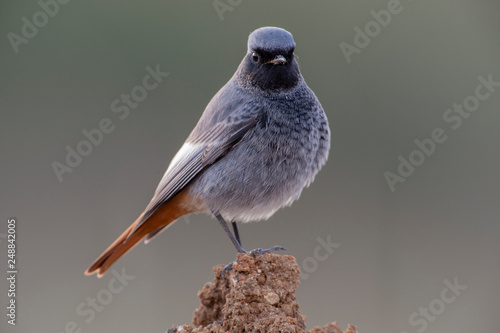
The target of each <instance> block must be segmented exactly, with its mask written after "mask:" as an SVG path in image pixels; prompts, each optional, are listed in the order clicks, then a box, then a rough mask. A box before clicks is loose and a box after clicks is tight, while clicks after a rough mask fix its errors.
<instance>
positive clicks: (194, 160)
mask: <svg viewBox="0 0 500 333" xmlns="http://www.w3.org/2000/svg"><path fill="white" fill-rule="evenodd" d="M218 95H219V94H218ZM218 95H216V96H215V97H217V96H218ZM215 97H214V99H215ZM219 97H221V96H219ZM219 100H220V98H219ZM212 102H213V101H212ZM211 104H213V103H210V104H209V105H208V106H207V110H205V112H204V113H203V115H202V117H201V119H200V121H199V122H198V124H197V125H196V127H195V129H194V130H193V132H192V133H191V135H190V136H189V137H188V139H187V140H186V142H185V143H184V145H183V146H182V147H181V149H180V150H179V151H178V152H177V154H176V155H175V156H174V158H173V159H172V162H170V165H169V167H168V169H167V171H166V172H165V174H164V176H163V178H162V179H161V181H160V183H159V184H158V187H157V189H156V191H155V194H154V196H153V198H152V199H151V201H150V203H149V204H148V206H147V207H146V209H145V211H144V213H143V215H142V218H141V220H140V222H139V223H138V224H137V225H136V226H135V228H134V230H132V232H131V233H130V234H132V233H133V232H134V231H135V230H137V229H138V228H139V227H140V226H141V225H142V224H143V223H144V222H145V221H146V220H147V219H148V218H149V217H151V216H152V215H153V214H154V213H155V212H156V211H157V210H158V209H159V208H160V207H161V206H162V205H163V204H164V203H165V202H167V201H168V200H169V199H171V198H172V197H173V196H175V195H176V194H177V193H179V192H180V191H181V190H182V189H183V188H185V187H186V185H187V184H188V183H189V182H190V181H191V180H192V179H193V178H194V177H195V176H196V175H198V174H199V173H200V172H201V171H202V170H203V169H204V168H206V167H208V166H209V165H211V164H213V163H214V162H215V161H217V160H218V159H219V158H221V157H222V156H224V155H225V154H226V153H227V152H228V151H229V150H230V149H231V148H232V147H233V146H234V145H235V144H237V143H238V142H239V141H240V140H241V139H242V138H243V136H244V135H245V134H246V133H247V132H248V131H249V130H250V129H251V128H253V127H254V126H255V124H256V123H257V122H258V120H259V114H260V113H259V112H257V110H256V109H255V108H253V109H252V112H241V111H246V110H243V109H249V108H250V107H251V106H250V105H249V104H248V103H246V104H245V103H241V104H240V103H238V104H239V106H236V107H235V108H233V110H232V111H233V112H228V111H230V110H227V109H226V110H224V111H225V112H224V113H225V115H226V117H223V118H222V119H221V117H220V116H221V113H220V112H217V105H215V106H213V105H212V107H211ZM216 104H217V103H216ZM226 105H227V104H226ZM232 105H235V104H232ZM232 105H231V106H232ZM234 115H242V116H237V117H236V116H234ZM159 231H160V230H158V232H159ZM155 234H157V232H155V233H153V234H152V235H151V237H152V236H154V235H155ZM151 237H148V238H149V239H150V238H151Z"/></svg>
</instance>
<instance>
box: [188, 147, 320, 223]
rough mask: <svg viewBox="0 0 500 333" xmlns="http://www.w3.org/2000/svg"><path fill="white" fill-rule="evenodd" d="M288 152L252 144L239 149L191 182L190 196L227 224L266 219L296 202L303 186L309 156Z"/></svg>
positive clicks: (281, 148) (286, 149) (232, 151)
mask: <svg viewBox="0 0 500 333" xmlns="http://www.w3.org/2000/svg"><path fill="white" fill-rule="evenodd" d="M268 142H269V141H268ZM289 148H290V147H285V146H284V145H283V146H282V147H277V148H275V147H273V145H271V146H269V145H267V146H266V147H262V146H260V145H258V144H255V142H252V140H249V141H248V142H247V143H246V144H244V145H238V146H236V147H235V148H234V149H232V150H231V151H230V152H229V153H228V154H227V155H226V156H224V157H222V158H221V159H220V160H219V161H217V162H216V163H214V164H213V165H211V166H209V167H208V168H207V169H206V170H204V171H203V172H202V174H201V175H200V176H199V177H198V178H196V179H195V180H194V182H193V184H192V186H191V193H192V194H194V195H195V196H196V197H198V199H200V200H201V202H203V203H204V205H205V206H206V207H207V209H209V210H219V212H220V213H221V215H222V216H223V217H224V218H225V219H226V220H228V221H232V220H234V221H240V222H249V221H256V220H262V219H267V218H269V217H270V216H271V215H273V214H274V213H275V212H276V211H277V210H278V209H280V208H281V207H283V206H287V205H290V204H291V203H292V202H293V201H295V200H296V199H298V198H299V196H300V193H301V191H302V189H303V187H304V186H305V184H306V180H307V177H308V172H309V169H310V163H309V162H308V158H310V156H306V155H307V154H303V156H302V155H300V154H296V152H294V153H293V154H291V153H290V149H289ZM275 149H276V150H275Z"/></svg>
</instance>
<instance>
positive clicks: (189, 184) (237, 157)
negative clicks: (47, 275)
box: [85, 27, 330, 277]
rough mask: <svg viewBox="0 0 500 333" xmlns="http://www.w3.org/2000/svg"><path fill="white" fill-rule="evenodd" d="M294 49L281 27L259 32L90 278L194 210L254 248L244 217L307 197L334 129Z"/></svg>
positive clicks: (264, 213)
mask: <svg viewBox="0 0 500 333" xmlns="http://www.w3.org/2000/svg"><path fill="white" fill-rule="evenodd" d="M295 46H296V44H295V41H294V39H293V36H292V34H291V33H290V32H288V31H287V30H285V29H282V28H278V27H262V28H259V29H257V30H255V31H253V32H251V33H250V35H249V37H248V43H247V52H246V54H245V56H244V57H243V60H242V61H241V63H240V64H239V66H238V68H237V70H236V72H235V73H234V75H233V76H232V77H231V78H230V80H229V81H228V82H227V83H226V84H225V85H224V86H223V87H222V88H221V89H220V90H219V91H218V92H217V93H216V94H215V95H214V97H213V98H212V99H211V100H210V102H209V103H208V105H207V106H206V108H205V110H204V112H203V113H202V115H201V117H200V119H199V121H198V123H197V124H196V126H195V127H194V129H193V130H192V132H191V134H190V135H189V136H188V138H187V139H186V141H185V142H184V144H183V145H182V147H181V148H180V150H179V151H178V152H177V154H176V155H175V156H174V157H173V159H172V160H171V162H170V164H169V166H168V168H167V170H166V172H165V174H164V175H163V177H162V179H161V181H160V182H159V184H158V186H157V188H156V191H155V192H154V195H153V197H152V199H151V201H150V202H149V204H148V205H147V207H146V208H145V210H144V211H143V212H142V213H141V214H140V215H139V217H138V218H137V219H136V220H135V221H134V222H133V223H132V224H131V225H130V226H129V227H128V228H127V229H126V230H125V231H124V232H123V233H122V234H121V235H120V236H119V237H118V238H117V239H116V240H115V241H114V242H113V243H112V244H111V245H110V246H109V247H108V248H107V249H106V250H105V251H104V252H103V253H102V254H101V255H100V256H99V257H98V258H97V259H96V260H95V261H94V263H93V264H92V265H91V266H90V267H89V268H88V269H87V271H86V272H85V274H86V275H92V274H94V273H97V276H98V277H102V276H103V275H104V274H105V273H106V271H107V270H108V269H109V268H110V267H111V265H112V264H113V263H115V262H116V261H117V260H118V259H119V258H121V257H122V256H123V255H124V254H125V253H127V252H128V251H129V250H130V249H132V248H133V247H134V246H135V245H137V244H138V243H139V242H140V241H142V240H144V242H145V243H149V242H150V241H151V240H152V239H153V238H154V237H155V236H157V235H158V234H159V233H160V232H162V231H164V230H165V229H166V228H167V227H168V226H170V225H172V223H173V222H174V221H176V220H177V219H178V218H180V217H182V216H184V215H188V214H192V213H207V214H209V215H211V216H212V217H215V218H216V219H217V220H218V221H219V223H220V225H221V226H222V228H223V229H224V231H225V232H226V233H227V235H228V236H229V238H230V240H231V241H232V243H233V244H234V246H235V248H236V250H237V251H238V252H246V253H248V252H247V251H246V250H244V249H243V247H242V245H241V240H240V236H239V232H238V228H237V224H236V223H246V222H250V221H259V220H266V219H268V218H270V217H271V216H272V215H273V214H274V213H275V212H276V211H278V210H279V209H280V208H282V207H285V206H290V205H291V204H292V202H294V201H295V200H297V199H298V198H299V196H300V195H301V192H302V190H303V189H304V188H305V187H308V186H309V185H310V184H311V183H312V182H313V180H314V178H315V176H316V174H317V173H318V172H319V170H320V169H321V168H322V167H323V166H324V165H325V163H326V160H327V158H328V154H329V150H330V127H329V123H328V120H327V117H326V115H325V112H324V110H323V107H322V106H321V103H320V102H319V100H318V98H317V97H316V95H315V94H314V92H313V91H312V90H311V89H310V88H309V87H308V86H307V84H306V82H305V81H304V78H303V77H302V75H301V73H300V70H299V65H298V63H297V60H296V56H295V53H294V52H295ZM228 222H230V223H232V226H233V232H234V233H233V232H231V230H230V229H229V227H228ZM279 249H284V248H282V247H281V246H275V247H273V248H271V249H268V250H262V249H257V250H260V253H262V252H263V251H264V252H265V251H272V250H279Z"/></svg>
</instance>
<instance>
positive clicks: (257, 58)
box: [252, 52, 259, 62]
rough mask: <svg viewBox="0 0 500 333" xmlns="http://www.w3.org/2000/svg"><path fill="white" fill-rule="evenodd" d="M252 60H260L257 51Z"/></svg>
mask: <svg viewBox="0 0 500 333" xmlns="http://www.w3.org/2000/svg"><path fill="white" fill-rule="evenodd" d="M252 60H253V61H255V62H257V61H259V55H258V54H257V53H256V52H254V53H252Z"/></svg>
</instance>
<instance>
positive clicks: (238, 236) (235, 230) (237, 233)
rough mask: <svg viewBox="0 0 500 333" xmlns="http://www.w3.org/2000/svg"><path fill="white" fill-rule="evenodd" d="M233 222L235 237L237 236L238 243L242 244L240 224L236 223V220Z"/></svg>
mask: <svg viewBox="0 0 500 333" xmlns="http://www.w3.org/2000/svg"><path fill="white" fill-rule="evenodd" d="M231 224H232V225H233V231H234V237H235V238H236V240H237V241H238V243H240V245H241V239H240V233H239V231H238V225H237V224H236V222H235V221H233V222H231Z"/></svg>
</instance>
